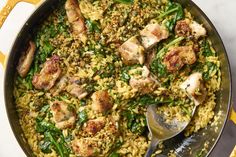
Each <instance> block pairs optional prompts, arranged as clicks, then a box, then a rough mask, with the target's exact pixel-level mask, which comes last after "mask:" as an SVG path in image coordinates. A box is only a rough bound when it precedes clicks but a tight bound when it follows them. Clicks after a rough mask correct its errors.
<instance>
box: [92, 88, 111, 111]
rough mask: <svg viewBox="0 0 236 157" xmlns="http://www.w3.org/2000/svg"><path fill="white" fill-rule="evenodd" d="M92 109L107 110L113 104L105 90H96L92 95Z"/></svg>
mask: <svg viewBox="0 0 236 157" xmlns="http://www.w3.org/2000/svg"><path fill="white" fill-rule="evenodd" d="M91 98H92V101H93V102H92V110H94V111H96V112H102V113H103V112H107V111H109V110H110V109H111V108H112V106H113V104H112V103H111V99H110V96H109V94H108V92H107V91H96V92H94V93H93V95H92V97H91Z"/></svg>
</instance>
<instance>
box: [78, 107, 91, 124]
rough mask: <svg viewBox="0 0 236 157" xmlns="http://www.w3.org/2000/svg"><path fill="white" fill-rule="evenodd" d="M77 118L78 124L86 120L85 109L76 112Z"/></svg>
mask: <svg viewBox="0 0 236 157" xmlns="http://www.w3.org/2000/svg"><path fill="white" fill-rule="evenodd" d="M78 119H79V120H78V122H77V124H78V125H79V126H81V125H83V124H84V123H85V122H86V121H87V120H88V115H87V112H86V111H85V110H82V111H80V112H78Z"/></svg>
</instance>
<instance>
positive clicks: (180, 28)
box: [175, 19, 191, 37]
mask: <svg viewBox="0 0 236 157" xmlns="http://www.w3.org/2000/svg"><path fill="white" fill-rule="evenodd" d="M189 24H190V21H189V20H188V19H184V20H180V21H177V23H176V26H175V34H176V35H178V36H183V37H187V36H190V34H191V28H190V27H189Z"/></svg>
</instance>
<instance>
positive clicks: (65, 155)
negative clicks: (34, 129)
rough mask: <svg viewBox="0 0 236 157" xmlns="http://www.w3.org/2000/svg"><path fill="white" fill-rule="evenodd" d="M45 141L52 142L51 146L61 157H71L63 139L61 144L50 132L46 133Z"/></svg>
mask: <svg viewBox="0 0 236 157" xmlns="http://www.w3.org/2000/svg"><path fill="white" fill-rule="evenodd" d="M44 137H45V139H47V140H49V141H50V142H51V145H52V146H53V147H54V149H55V150H56V152H57V153H58V154H59V155H60V156H61V157H69V154H70V152H69V148H68V147H67V146H66V145H65V142H64V141H63V140H62V139H61V140H60V141H59V142H58V141H57V140H56V139H57V138H56V137H55V136H53V134H52V133H51V132H49V131H46V132H45V133H44Z"/></svg>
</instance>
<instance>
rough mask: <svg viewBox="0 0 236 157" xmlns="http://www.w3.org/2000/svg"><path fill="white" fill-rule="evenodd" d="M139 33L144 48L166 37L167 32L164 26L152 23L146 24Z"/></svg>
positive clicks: (150, 46)
mask: <svg viewBox="0 0 236 157" xmlns="http://www.w3.org/2000/svg"><path fill="white" fill-rule="evenodd" d="M140 35H141V38H142V44H143V46H144V48H145V49H149V48H152V47H153V46H154V45H155V44H157V43H158V42H160V41H161V40H163V39H167V38H168V36H169V32H168V30H167V29H166V28H165V27H164V26H160V25H159V24H157V23H154V24H148V25H147V26H146V27H145V28H144V29H143V30H141V31H140Z"/></svg>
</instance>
